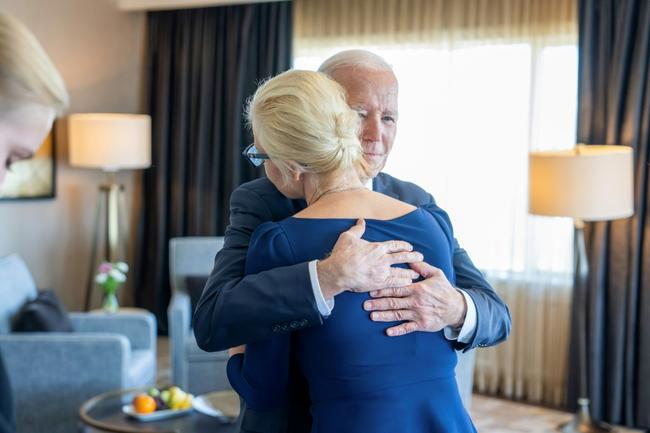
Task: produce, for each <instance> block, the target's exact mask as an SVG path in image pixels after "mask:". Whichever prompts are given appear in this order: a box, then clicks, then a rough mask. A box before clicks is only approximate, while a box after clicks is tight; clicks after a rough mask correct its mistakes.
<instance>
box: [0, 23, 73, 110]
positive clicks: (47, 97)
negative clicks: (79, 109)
mask: <svg viewBox="0 0 650 433" xmlns="http://www.w3.org/2000/svg"><path fill="white" fill-rule="evenodd" d="M30 102H31V103H36V104H41V105H45V106H48V107H51V108H53V109H54V110H55V111H56V112H57V113H60V112H61V111H62V110H63V109H64V108H65V107H66V106H67V104H68V93H67V91H66V89H65V84H64V83H63V79H62V78H61V75H59V72H58V71H57V70H56V68H55V67H54V64H52V61H51V60H50V58H49V57H48V55H47V54H46V53H45V51H44V50H43V48H42V47H41V45H40V44H39V42H38V40H36V37H34V35H33V34H32V33H31V32H30V31H29V29H28V28H27V27H26V26H25V25H24V24H23V23H21V22H20V21H18V20H17V19H15V18H13V17H11V16H9V15H6V14H2V13H0V112H6V111H9V110H11V109H14V108H17V107H20V106H21V105H23V104H25V103H30Z"/></svg>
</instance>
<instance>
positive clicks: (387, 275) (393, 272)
mask: <svg viewBox="0 0 650 433" xmlns="http://www.w3.org/2000/svg"><path fill="white" fill-rule="evenodd" d="M365 230H366V223H365V221H364V220H363V219H360V220H358V221H357V224H356V225H355V226H353V227H352V228H351V229H349V230H348V231H345V232H343V233H341V235H340V236H339V238H338V240H337V241H336V244H335V245H334V249H333V250H332V253H331V254H330V256H329V257H328V258H326V259H325V260H320V261H319V262H318V264H317V269H318V282H319V284H320V287H321V291H322V292H323V296H324V297H325V299H331V298H332V297H333V296H335V295H337V294H339V293H341V292H343V291H345V290H350V291H353V292H369V291H372V290H381V289H385V288H387V287H402V286H406V285H408V284H411V283H412V282H413V280H414V279H416V278H419V274H418V273H417V272H415V271H413V270H411V269H403V268H395V267H392V266H391V265H393V264H397V263H416V262H419V261H421V260H422V259H423V257H422V254H420V253H418V252H414V251H413V246H412V245H411V244H409V243H408V242H404V241H386V242H368V241H365V240H363V239H361V236H362V235H363V233H364V232H365Z"/></svg>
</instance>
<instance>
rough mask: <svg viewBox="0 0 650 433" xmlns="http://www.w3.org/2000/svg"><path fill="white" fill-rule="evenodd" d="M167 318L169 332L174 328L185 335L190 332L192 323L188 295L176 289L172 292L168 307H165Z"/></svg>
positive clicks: (190, 304) (190, 303)
mask: <svg viewBox="0 0 650 433" xmlns="http://www.w3.org/2000/svg"><path fill="white" fill-rule="evenodd" d="M167 320H168V322H169V323H168V325H169V329H170V332H172V331H171V330H172V329H174V330H176V331H179V332H180V331H182V332H183V334H185V335H188V334H189V333H190V330H191V323H192V302H191V300H190V295H188V294H187V293H183V292H178V291H177V292H175V293H174V295H173V296H172V298H171V300H170V301H169V307H167ZM170 337H171V334H170Z"/></svg>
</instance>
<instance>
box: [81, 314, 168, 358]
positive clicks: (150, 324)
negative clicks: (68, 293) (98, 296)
mask: <svg viewBox="0 0 650 433" xmlns="http://www.w3.org/2000/svg"><path fill="white" fill-rule="evenodd" d="M70 320H71V321H72V326H73V327H74V329H75V331H77V332H80V333H88V332H92V333H95V332H100V333H115V334H121V335H124V336H126V337H127V338H128V339H129V341H130V342H131V347H132V348H133V349H134V350H137V349H148V350H152V349H153V350H155V348H156V319H155V316H154V315H153V314H151V313H149V312H148V311H144V310H133V311H129V310H121V311H119V312H117V313H112V314H108V313H104V312H93V313H70Z"/></svg>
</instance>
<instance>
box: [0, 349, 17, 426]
mask: <svg viewBox="0 0 650 433" xmlns="http://www.w3.org/2000/svg"><path fill="white" fill-rule="evenodd" d="M15 431H16V425H15V419H14V404H13V398H12V395H11V386H10V384H9V376H8V375H7V370H6V369H5V364H4V361H3V360H2V353H1V352H0V433H14V432H15Z"/></svg>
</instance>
